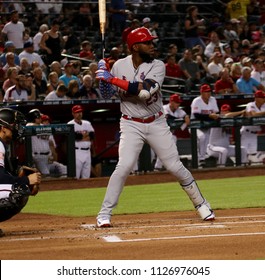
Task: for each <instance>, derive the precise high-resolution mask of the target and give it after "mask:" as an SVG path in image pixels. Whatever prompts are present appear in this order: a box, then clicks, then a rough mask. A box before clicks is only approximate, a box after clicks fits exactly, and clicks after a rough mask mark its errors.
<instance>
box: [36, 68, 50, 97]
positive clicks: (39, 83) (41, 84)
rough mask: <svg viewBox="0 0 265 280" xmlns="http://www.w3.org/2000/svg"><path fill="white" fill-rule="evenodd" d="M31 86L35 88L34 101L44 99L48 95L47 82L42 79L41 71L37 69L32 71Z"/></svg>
mask: <svg viewBox="0 0 265 280" xmlns="http://www.w3.org/2000/svg"><path fill="white" fill-rule="evenodd" d="M33 76H34V78H33V84H34V85H35V87H36V99H37V100H39V99H42V100H43V99H44V98H45V97H46V96H47V94H48V87H47V81H46V80H44V79H43V75H42V69H41V68H40V67H37V68H35V69H34V70H33Z"/></svg>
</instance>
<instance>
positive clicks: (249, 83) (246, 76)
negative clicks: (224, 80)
mask: <svg viewBox="0 0 265 280" xmlns="http://www.w3.org/2000/svg"><path fill="white" fill-rule="evenodd" d="M251 71H252V70H251V68H250V67H247V66H245V67H243V68H242V76H241V77H240V78H239V79H238V80H237V81H236V85H237V87H238V89H239V92H240V93H245V94H253V93H254V92H255V91H257V90H258V89H260V90H262V91H265V87H264V86H263V85H262V84H261V83H260V82H258V81H257V80H255V79H254V78H251Z"/></svg>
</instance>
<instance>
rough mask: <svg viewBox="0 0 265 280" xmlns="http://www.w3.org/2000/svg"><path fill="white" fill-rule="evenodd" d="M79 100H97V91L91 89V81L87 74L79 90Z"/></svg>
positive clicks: (98, 96)
mask: <svg viewBox="0 0 265 280" xmlns="http://www.w3.org/2000/svg"><path fill="white" fill-rule="evenodd" d="M79 94H80V98H81V99H85V100H86V99H99V98H100V95H99V93H98V91H97V90H96V89H95V88H94V87H93V79H92V77H91V76H90V75H89V74H87V75H85V76H84V77H83V84H82V85H81V87H80V90H79Z"/></svg>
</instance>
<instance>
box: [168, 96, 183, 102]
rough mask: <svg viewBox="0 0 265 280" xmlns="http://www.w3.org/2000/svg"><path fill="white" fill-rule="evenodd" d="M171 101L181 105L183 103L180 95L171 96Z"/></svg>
mask: <svg viewBox="0 0 265 280" xmlns="http://www.w3.org/2000/svg"><path fill="white" fill-rule="evenodd" d="M169 101H170V102H172V101H173V102H176V103H181V102H182V99H181V98H180V96H179V95H178V94H173V95H171V96H170V98H169Z"/></svg>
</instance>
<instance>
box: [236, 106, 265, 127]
mask: <svg viewBox="0 0 265 280" xmlns="http://www.w3.org/2000/svg"><path fill="white" fill-rule="evenodd" d="M264 111H265V104H263V105H262V106H261V108H260V109H259V108H258V107H257V105H256V102H255V101H253V102H249V103H248V104H247V106H246V112H256V113H259V112H264ZM260 129H261V128H260V126H258V125H257V126H242V128H241V132H243V131H246V130H249V131H252V132H258V131H260Z"/></svg>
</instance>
